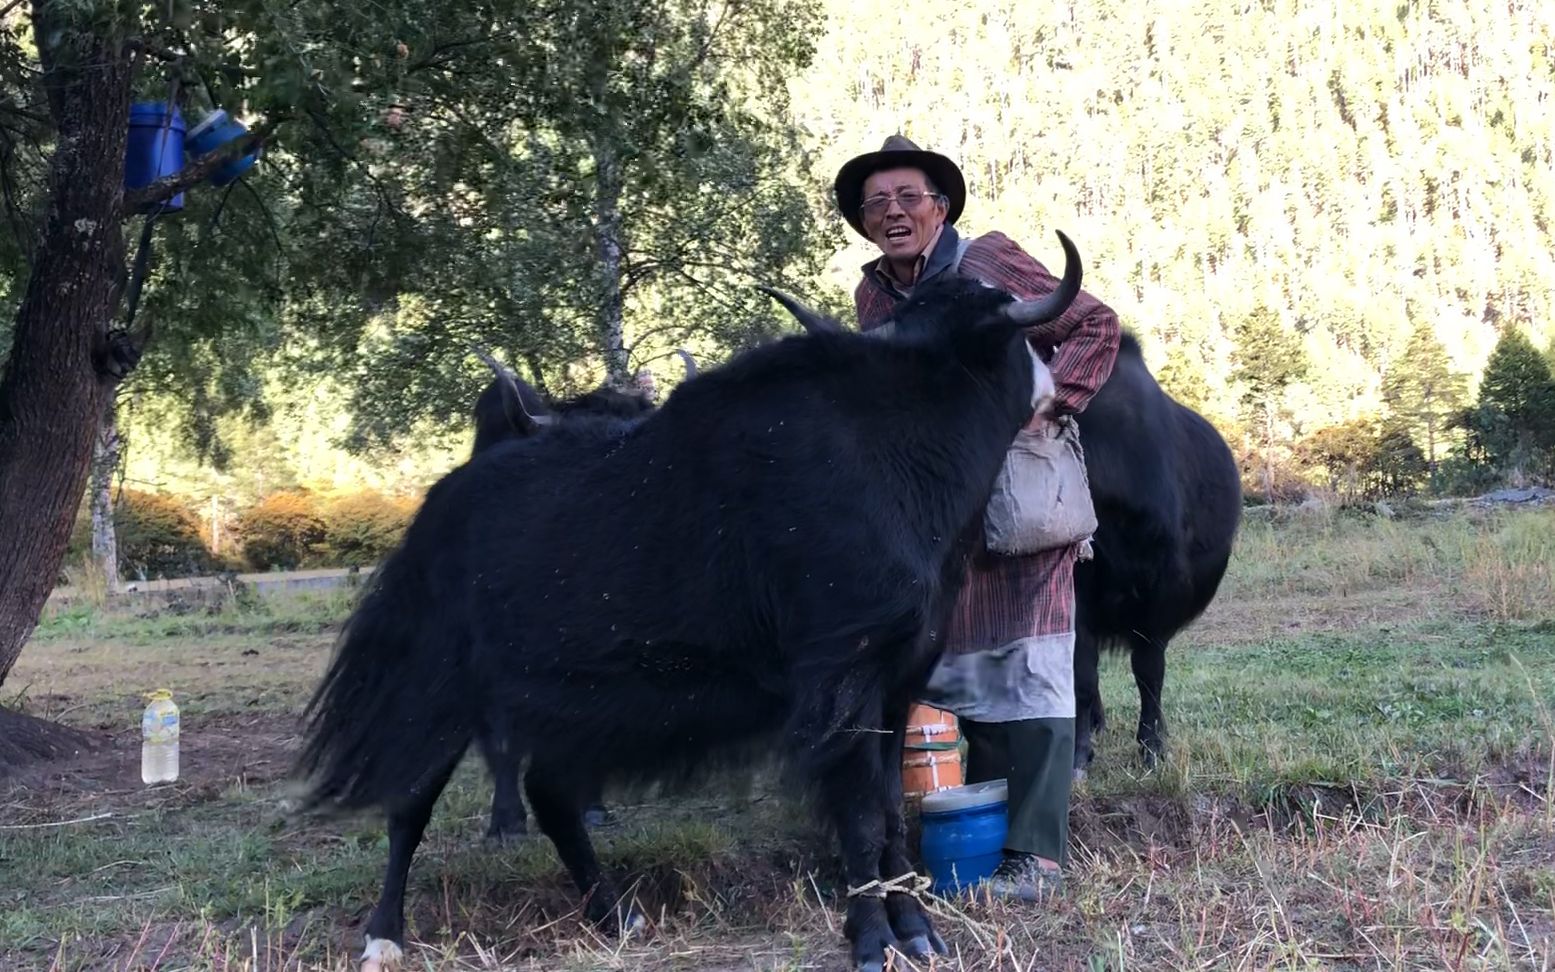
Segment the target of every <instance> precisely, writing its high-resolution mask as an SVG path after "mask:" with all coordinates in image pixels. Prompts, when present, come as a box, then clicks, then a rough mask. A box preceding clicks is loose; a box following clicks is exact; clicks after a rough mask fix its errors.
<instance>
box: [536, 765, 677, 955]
mask: <svg viewBox="0 0 1555 972" xmlns="http://www.w3.org/2000/svg"><path fill="white" fill-rule="evenodd" d="M574 780H575V777H574V776H573V775H572V774H568V773H557V772H555V771H553V768H552V767H551V766H549V765H547V764H546V763H544V762H543V761H540V760H537V759H535V758H533V757H531V760H530V764H529V772H527V773H526V774H524V788H525V789H526V790H528V791H529V807H530V809H532V810H533V811H534V815H535V823H536V824H538V825H539V827H540V832H541V833H543V834H545V836H547V837H549V838H550V840H551V843H552V844H553V845H555V847H556V855H557V856H558V857H560V858H561V859H562V864H563V865H565V866H566V868H567V872H568V873H569V874H571V875H572V880H573V883H575V884H576V885H577V886H578V893H579V894H581V895H582V896H583V898H584V906H583V913H584V914H585V915H587V916H588V918H589V920H590V921H592V922H594V924H596V925H599V926H602V927H604V928H606V929H609V930H614V931H618V932H620V933H621V934H623V935H627V934H631V933H633V932H636V931H638V930H639V929H641V928H642V927H643V926H644V925H646V924H647V920H646V919H645V918H644V917H643V915H642V912H640V911H638V910H637V909H636V908H635V907H633V906H632V905H631V904H629V903H628V902H624V901H621V900H620V897H621V896H620V894H619V893H618V892H617V891H616V888H615V884H614V883H613V882H612V881H611V880H610V879H609V878H608V877H606V876H605V873H604V871H603V870H602V869H601V868H600V866H599V859H598V858H597V857H595V856H594V845H593V844H592V843H590V841H589V835H588V831H587V829H586V828H585V827H584V825H583V803H584V797H583V796H582V795H581V794H582V793H584V792H591V793H592V792H597V790H594V789H592V787H593V786H595V785H596V784H593V783H592V782H590V783H588V784H586V785H585V786H583V787H579V786H575V785H572V781H574Z"/></svg>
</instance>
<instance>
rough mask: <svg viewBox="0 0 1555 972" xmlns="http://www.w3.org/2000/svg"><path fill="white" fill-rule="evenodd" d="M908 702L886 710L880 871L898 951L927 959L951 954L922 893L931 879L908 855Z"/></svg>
mask: <svg viewBox="0 0 1555 972" xmlns="http://www.w3.org/2000/svg"><path fill="white" fill-rule="evenodd" d="M907 709H908V705H907V704H901V705H895V704H893V705H892V706H890V707H889V708H888V709H887V710H886V714H887V717H886V720H885V728H886V729H888V730H890V731H889V732H888V734H886V735H884V736H882V737H881V740H882V742H881V762H882V770H883V772H884V776H885V778H884V780H882V781H881V782H882V784H883V785H882V787H881V791H880V793H881V798H882V802H881V816H882V819H883V821H884V824H885V846H884V848H883V849H882V850H881V852H880V873H881V874H884V875H886V880H887V882H888V883H889V885H890V893H889V894H887V896H886V899H885V910H886V917H887V918H888V919H889V920H890V922H891V931H892V933H893V934H895V936H896V941H897V948H899V949H901V950H902V951H903V952H905V953H906V954H907V957H908V958H914V959H918V958H927V957H928V955H929V953H930V951H931V950H933V951H936V952H939V953H940V954H941V955H945V954H948V952H949V949H948V948H947V947H946V945H945V940H944V939H942V938H940V936H939V933H938V932H936V931H935V930H934V926H933V925H932V924H931V923H930V922H929V916H928V915H927V914H926V913H925V912H924V910H923V904H922V902H921V901H920V900H919V898H918V895H919V894H921V893H922V892H923V891H924V890H925V889H926V888H927V886H928V879H927V878H926V877H924V878H920V877H919V875H918V874H917V873H916V872H915V871H914V870H913V867H912V862H911V860H910V859H909V858H908V854H907V824H906V821H905V820H903V818H902V770H901V767H902V750H903V748H904V746H905V744H906V731H905V730H906V725H907Z"/></svg>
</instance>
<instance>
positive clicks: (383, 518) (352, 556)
mask: <svg viewBox="0 0 1555 972" xmlns="http://www.w3.org/2000/svg"><path fill="white" fill-rule="evenodd" d="M410 518H411V507H410V506H409V505H408V504H406V503H404V502H402V501H397V500H393V499H390V498H389V497H387V496H384V495H383V494H381V493H375V492H371V491H368V492H361V493H349V494H347V495H345V496H341V497H339V498H337V499H336V500H334V501H333V502H332V503H330V504H329V507H328V510H327V511H326V515H325V518H324V542H323V545H322V548H321V550H320V554H321V556H322V558H323V560H324V561H325V562H327V563H329V564H330V565H331V566H337V567H366V566H367V565H369V564H374V563H377V562H378V561H379V560H380V559H382V558H383V557H384V556H385V555H386V554H387V553H388V552H389V551H391V550H393V549H394V547H395V546H396V545H397V544H398V543H399V542H400V538H401V537H403V536H404V535H405V527H407V526H409V525H410Z"/></svg>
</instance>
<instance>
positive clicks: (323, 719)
mask: <svg viewBox="0 0 1555 972" xmlns="http://www.w3.org/2000/svg"><path fill="white" fill-rule="evenodd" d="M413 559H414V558H411V557H407V556H406V550H405V549H404V548H401V549H400V550H398V551H396V552H395V553H394V554H393V555H391V556H390V557H389V558H387V559H386V560H385V562H384V563H383V565H382V566H381V567H380V568H379V569H378V570H377V571H374V576H373V578H372V582H371V587H370V588H369V589H368V591H367V593H366V594H365V596H364V597H363V599H362V601H361V603H360V604H359V606H358V607H357V609H356V610H355V611H354V612H353V613H352V615H351V617H350V619H349V620H348V621H347V622H346V625H345V629H344V630H343V631H342V632H341V635H340V639H339V641H338V643H337V645H336V649H335V656H334V659H333V660H332V661H331V662H330V666H329V670H328V671H327V672H326V673H325V675H324V679H323V681H322V682H321V683H320V684H319V687H318V690H317V691H316V692H315V693H314V695H313V698H312V700H311V701H309V703H308V708H307V710H306V712H305V713H304V716H303V718H304V721H305V727H304V741H303V747H302V752H301V754H300V756H299V757H298V762H297V768H296V769H297V774H298V775H299V776H301V777H303V778H304V779H306V780H307V782H308V784H309V789H308V792H307V795H306V796H305V797H304V798H303V801H302V809H303V810H312V809H317V808H321V807H327V808H330V809H334V810H358V809H363V808H366V807H372V806H385V807H393V806H394V805H395V804H397V803H399V802H401V801H403V800H404V799H406V798H407V797H409V796H411V795H412V794H413V793H414V792H416V791H418V790H420V789H421V788H422V787H423V786H425V785H427V784H429V783H430V782H431V781H433V780H436V779H438V778H439V777H440V776H441V775H442V774H443V773H445V772H446V771H447V770H448V769H449V766H450V764H451V763H453V762H454V761H456V760H458V758H459V757H460V755H461V754H462V753H463V752H464V750H465V748H466V747H467V746H468V745H469V743H470V739H471V737H472V736H473V734H474V720H473V713H472V711H471V710H472V708H473V704H472V703H473V700H472V699H471V698H469V695H468V689H469V679H468V678H467V677H466V671H467V667H466V665H467V660H468V658H469V654H468V652H467V651H466V650H465V649H466V648H467V645H468V635H467V634H466V632H467V631H468V627H467V625H465V624H463V623H460V622H461V620H462V619H461V618H459V617H458V616H457V615H456V614H455V613H454V612H457V610H458V609H457V607H455V606H454V605H455V604H456V603H457V602H456V601H454V600H453V599H451V598H448V597H446V596H439V593H438V592H437V591H434V590H433V589H432V585H431V584H430V583H429V577H430V575H431V572H430V571H428V570H426V569H425V568H424V567H423V565H421V564H419V563H413V562H412V561H413Z"/></svg>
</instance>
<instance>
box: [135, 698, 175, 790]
mask: <svg viewBox="0 0 1555 972" xmlns="http://www.w3.org/2000/svg"><path fill="white" fill-rule="evenodd" d="M146 698H148V699H150V700H151V702H150V704H149V705H147V706H146V711H145V712H144V713H143V714H142V715H141V717H140V779H141V782H143V783H146V784H148V785H149V784H152V783H172V782H174V781H175V780H177V779H178V728H179V726H178V706H177V705H176V704H174V702H173V693H172V692H169V691H168V690H167V689H157V690H156V691H155V692H152V693H151V694H150V695H148V696H146Z"/></svg>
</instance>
